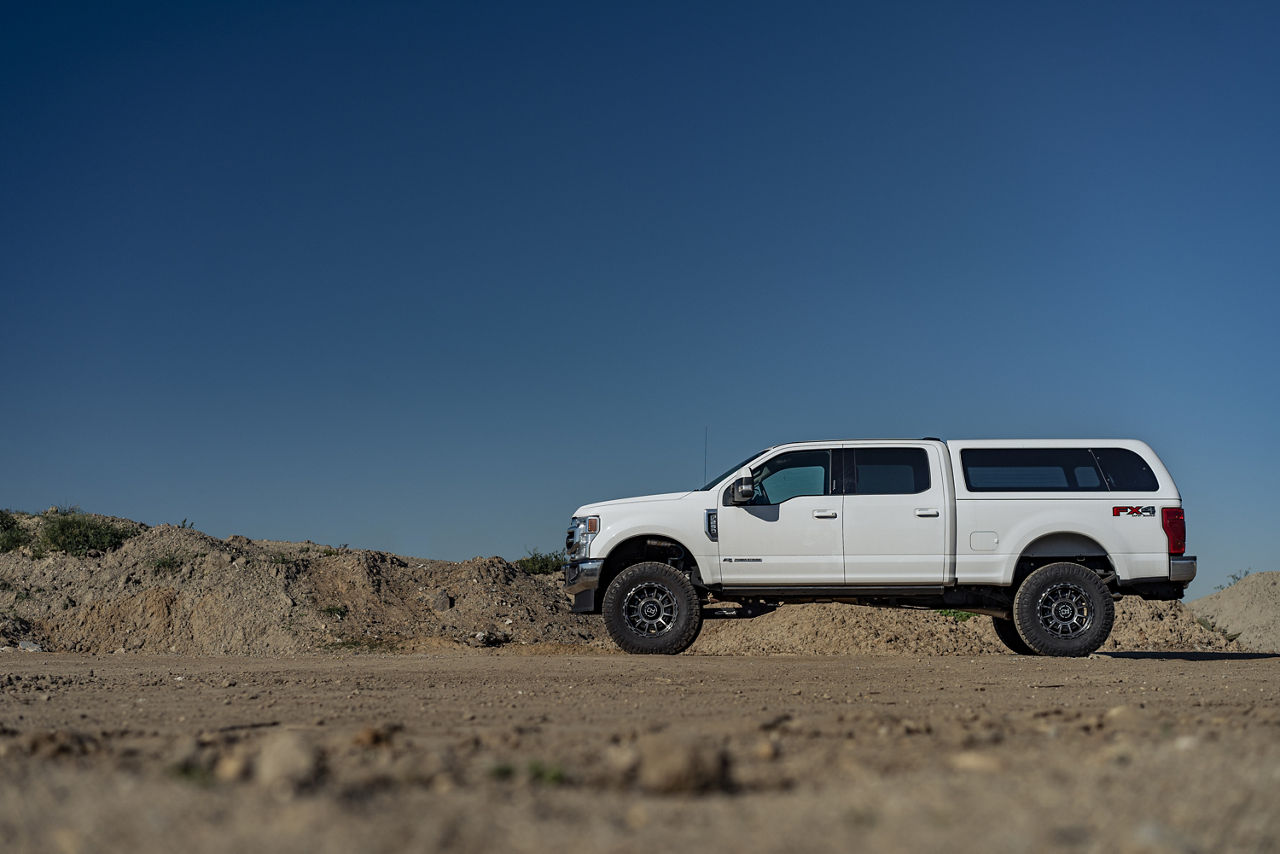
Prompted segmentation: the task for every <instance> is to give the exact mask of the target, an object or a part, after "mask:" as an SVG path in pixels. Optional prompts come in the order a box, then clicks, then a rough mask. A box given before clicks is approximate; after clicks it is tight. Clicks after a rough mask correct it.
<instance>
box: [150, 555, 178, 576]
mask: <svg viewBox="0 0 1280 854" xmlns="http://www.w3.org/2000/svg"><path fill="white" fill-rule="evenodd" d="M182 563H183V560H182V555H180V554H178V553H177V552H169V553H168V554H166V555H161V556H160V557H158V558H156V559H155V560H153V561H152V562H151V568H152V569H154V570H155V571H156V572H173V571H175V570H177V569H180V568H181V567H182Z"/></svg>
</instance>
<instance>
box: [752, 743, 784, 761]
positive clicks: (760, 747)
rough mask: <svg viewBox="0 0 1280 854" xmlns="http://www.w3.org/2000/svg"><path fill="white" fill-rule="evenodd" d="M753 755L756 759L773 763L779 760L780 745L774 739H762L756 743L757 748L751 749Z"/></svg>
mask: <svg viewBox="0 0 1280 854" xmlns="http://www.w3.org/2000/svg"><path fill="white" fill-rule="evenodd" d="M751 753H752V755H753V756H755V758H756V759H763V760H765V761H772V760H774V759H777V758H778V743H777V742H776V741H773V740H772V739H768V738H762V739H760V740H759V741H757V742H756V746H755V747H753V748H752V749H751Z"/></svg>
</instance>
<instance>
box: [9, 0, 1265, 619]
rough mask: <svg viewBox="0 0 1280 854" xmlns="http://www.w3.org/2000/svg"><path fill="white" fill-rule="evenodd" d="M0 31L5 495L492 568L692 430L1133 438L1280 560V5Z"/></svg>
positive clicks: (664, 470)
mask: <svg viewBox="0 0 1280 854" xmlns="http://www.w3.org/2000/svg"><path fill="white" fill-rule="evenodd" d="M0 14H2V16H3V17H2V20H3V23H2V24H0V80H2V81H3V85H2V86H0V200H2V203H0V284H2V286H3V318H4V320H3V337H2V338H0V360H2V361H0V364H2V365H3V370H4V374H5V375H4V388H5V394H4V395H3V397H2V398H0V407H2V409H0V412H2V413H3V431H2V433H0V435H2V436H3V437H4V441H3V442H0V506H10V507H13V508H17V509H26V510H40V509H43V508H44V507H47V506H49V505H50V504H55V503H56V504H71V503H74V504H79V505H81V506H82V507H84V508H85V509H87V510H92V511H95V512H101V513H108V514H113V515H118V516H126V517H130V518H135V519H138V520H141V521H145V522H149V523H153V524H154V523H160V522H177V521H180V520H181V519H183V518H187V519H190V520H192V521H193V522H194V523H195V525H196V526H197V527H198V528H200V529H201V530H204V531H207V532H209V533H211V534H214V535H216V536H227V535H230V534H244V535H247V536H250V537H254V538H271V539H294V540H301V539H311V540H313V541H316V542H324V543H333V544H338V543H350V544H351V545H353V546H362V547H370V548H380V549H386V550H390V551H395V552H400V553H408V554H413V555H419V556H424V557H435V558H445V559H463V558H467V557H471V556H473V555H488V554H501V555H504V556H506V557H509V558H515V557H519V556H520V555H522V554H523V553H524V552H525V550H526V549H527V548H539V549H543V550H550V549H554V548H557V547H558V546H559V545H560V544H561V542H562V538H563V530H564V526H565V523H566V521H567V519H568V516H569V515H570V513H571V512H572V511H573V510H574V509H575V507H577V506H578V505H579V504H582V503H585V502H587V501H592V500H599V499H605V498H612V497H619V496H624V495H628V494H639V493H646V492H660V491H670V490H675V489H681V488H687V487H695V486H697V485H699V484H700V483H701V482H702V480H703V470H704V455H703V442H704V431H709V435H710V445H709V453H708V455H707V457H708V460H707V465H708V467H709V468H710V469H711V470H712V474H714V473H715V472H716V471H719V470H721V469H723V468H725V467H727V466H728V465H730V464H731V463H733V462H734V461H736V460H737V459H739V458H741V457H743V456H746V455H747V454H748V453H750V452H752V451H755V450H757V449H759V448H760V447H763V446H766V445H770V444H775V443H777V442H783V441H790V440H797V439H808V438H829V437H882V436H906V437H920V436H926V435H928V436H943V437H1015V436H1028V437H1053V436H1070V437H1076V436H1088V437H1121V436H1133V437H1137V438H1142V439H1145V440H1147V441H1149V442H1150V443H1151V444H1152V445H1153V446H1154V447H1155V448H1156V450H1157V451H1158V452H1159V453H1160V455H1161V457H1162V458H1163V460H1164V461H1165V463H1166V464H1167V465H1168V467H1169V468H1170V470H1171V471H1172V472H1173V474H1174V476H1175V478H1176V480H1177V482H1178V485H1179V487H1180V488H1181V490H1182V493H1183V498H1184V503H1185V506H1186V508H1187V516H1188V527H1189V543H1188V545H1189V550H1190V551H1191V552H1193V553H1197V554H1198V555H1199V557H1200V567H1201V577H1200V579H1199V580H1198V581H1197V582H1196V585H1195V586H1194V587H1193V588H1192V591H1191V592H1192V595H1193V596H1197V595H1204V594H1206V593H1209V592H1212V590H1213V587H1214V586H1215V585H1217V584H1221V583H1224V582H1225V580H1226V577H1227V575H1228V573H1231V572H1239V571H1243V570H1244V569H1246V568H1253V569H1254V570H1274V569H1280V566H1277V564H1276V561H1275V559H1274V557H1273V553H1272V552H1271V548H1272V547H1273V544H1274V541H1275V531H1276V528H1277V525H1276V521H1275V517H1276V508H1277V506H1278V499H1277V487H1276V483H1277V477H1276V472H1277V470H1280V441H1278V440H1280V435H1278V434H1280V431H1277V428H1276V424H1277V416H1278V415H1280V404H1278V402H1277V400H1278V394H1277V391H1278V388H1280V383H1278V382H1277V380H1276V373H1277V368H1278V367H1280V345H1278V344H1277V338H1276V332H1275V330H1276V318H1275V315H1276V312H1277V309H1278V308H1280V296H1278V295H1277V285H1278V284H1280V275H1278V274H1277V271H1278V270H1280V233H1278V232H1280V229H1278V226H1280V51H1278V50H1277V49H1276V46H1277V44H1280V6H1277V4H1275V3H1270V2H1268V3H1245V2H1232V3H1224V4H1211V3H1185V4H1183V3H1171V2H1158V3H1115V2H1100V3H1076V2H1071V3H1026V2H1011V3H967V4H962V3H953V2H939V3H924V2H920V3H888V2H884V3H875V4H854V3H823V4H804V3H799V4H797V3H790V2H789V3H746V2H734V3H725V4H712V3H706V4H686V3H678V4H677V3H671V4H668V3H635V4H617V3H599V2H596V3H582V4H563V3H552V2H549V3H538V4H531V3H522V2H512V3H485V2H476V3H456V4H451V5H439V4H427V3H371V2H365V3H359V4H355V3H351V4H345V3H332V4H330V3H310V2H309V3H296V4H294V3H279V2H273V3H260V2H255V3H227V2H219V3H208V4H200V3H154V4H145V3H109V4H104V3H87V4H83V5H77V4H73V3H57V2H51V3H28V4H7V5H6V6H5V7H4V10H3V13H0Z"/></svg>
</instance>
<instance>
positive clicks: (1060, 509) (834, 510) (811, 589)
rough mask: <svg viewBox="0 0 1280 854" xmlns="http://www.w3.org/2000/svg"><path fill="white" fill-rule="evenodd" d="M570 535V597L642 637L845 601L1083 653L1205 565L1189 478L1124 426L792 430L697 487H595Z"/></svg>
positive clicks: (673, 644) (618, 638) (655, 639)
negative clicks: (1079, 434)
mask: <svg viewBox="0 0 1280 854" xmlns="http://www.w3.org/2000/svg"><path fill="white" fill-rule="evenodd" d="M565 549H566V553H567V558H568V562H567V564H566V565H565V568H564V571H565V590H566V591H567V592H568V593H569V594H571V595H572V596H573V598H574V605H573V610H574V611H575V612H577V613H603V615H604V620H605V625H606V627H607V628H608V631H609V634H610V636H611V637H612V638H613V639H614V641H615V642H616V643H617V644H618V646H620V647H621V648H622V649H624V650H626V651H627V652H633V653H667V654H672V653H678V652H681V651H683V650H685V649H687V648H688V647H689V645H690V644H692V643H693V641H694V640H695V639H696V638H697V636H698V632H699V631H700V629H701V627H702V618H703V609H704V608H708V609H714V610H715V612H716V613H736V614H740V615H742V616H748V617H749V616H753V615H757V614H760V613H763V612H765V611H769V610H772V609H774V608H776V607H778V606H779V605H782V604H784V603H788V602H848V603H852V604H865V605H880V606H898V607H909V608H957V609H963V610H966V611H971V612H975V613H982V614H988V615H990V616H991V618H992V620H993V622H994V624H995V630H996V634H997V635H999V637H1000V639H1001V640H1002V641H1003V642H1004V643H1005V645H1007V646H1008V647H1009V648H1010V649H1012V650H1013V651H1014V652H1017V653H1021V654H1041V655H1068V656H1082V655H1088V654H1089V653H1091V652H1093V651H1094V650H1096V649H1097V648H1098V647H1099V646H1101V645H1102V643H1103V642H1104V641H1105V640H1106V639H1107V636H1108V635H1109V634H1110V633H1111V625H1112V622H1113V621H1114V618H1115V604H1114V602H1115V600H1118V599H1120V598H1121V597H1122V596H1124V595H1126V594H1129V595H1136V596H1140V597H1142V598H1144V599H1180V598H1181V597H1182V594H1183V591H1184V590H1185V589H1186V586H1187V584H1188V583H1189V582H1190V581H1191V580H1192V579H1193V578H1195V574H1196V559H1195V558H1194V557H1189V556H1186V555H1185V554H1184V552H1185V550H1186V523H1185V520H1184V517H1183V511H1182V498H1181V496H1180V495H1179V493H1178V489H1177V487H1176V486H1174V483H1173V478H1171V477H1170V476H1169V472H1168V471H1167V470H1166V469H1165V467H1164V465H1163V464H1162V463H1161V462H1160V459H1159V458H1158V457H1157V456H1156V455H1155V452H1154V451H1152V450H1151V448H1150V447H1148V446H1147V444H1146V443H1144V442H1139V441H1135V440H1116V439H1098V440H1079V439H1069V440H1043V439H1036V440H1014V441H1009V440H989V439H988V440H964V441H950V442H943V441H941V440H938V439H920V440H847V441H830V442H796V443H792V444H786V445H778V446H776V447H773V448H769V449H767V450H764V451H761V452H760V453H758V454H753V455H752V456H750V457H748V458H747V459H746V460H745V461H743V462H742V463H741V464H740V465H737V466H734V467H733V468H732V469H730V470H729V471H727V472H725V473H724V474H723V475H721V476H720V477H717V478H715V479H714V480H712V481H711V482H710V483H708V484H707V485H706V486H704V487H703V488H701V489H698V490H694V491H691V492H676V493H670V494H665V495H646V496H641V497H638V498H625V499H620V500H616V501H602V502H599V503H596V504H587V505H584V506H582V507H580V508H578V510H577V511H576V512H575V513H574V514H573V519H572V521H571V522H570V525H569V532H568V537H567V539H566V541H565ZM728 603H732V604H728Z"/></svg>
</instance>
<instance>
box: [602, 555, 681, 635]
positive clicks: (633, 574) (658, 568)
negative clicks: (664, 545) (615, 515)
mask: <svg viewBox="0 0 1280 854" xmlns="http://www.w3.org/2000/svg"><path fill="white" fill-rule="evenodd" d="M601 611H602V613H603V614H604V626H605V628H606V629H608V630H609V637H611V638H613V642H614V643H616V644H617V645H618V646H619V647H620V648H621V649H622V651H623V652H630V653H637V654H653V655H675V654H676V653H680V652H684V651H685V650H686V649H688V648H689V645H690V644H692V643H693V642H694V641H695V640H697V638H698V632H700V631H702V605H701V604H700V603H699V602H698V591H697V590H695V589H694V586H693V583H692V582H691V581H690V580H689V576H687V575H685V574H684V573H683V572H680V571H679V570H678V569H675V568H673V567H670V566H667V565H666V564H665V563H652V562H649V563H637V564H634V565H633V566H629V567H627V568H626V569H624V570H623V571H622V572H620V573H618V575H617V577H616V578H614V579H613V581H611V582H610V583H609V587H608V589H607V590H605V593H604V601H603V603H602V604H601Z"/></svg>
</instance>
